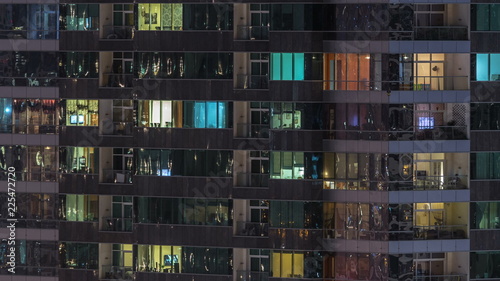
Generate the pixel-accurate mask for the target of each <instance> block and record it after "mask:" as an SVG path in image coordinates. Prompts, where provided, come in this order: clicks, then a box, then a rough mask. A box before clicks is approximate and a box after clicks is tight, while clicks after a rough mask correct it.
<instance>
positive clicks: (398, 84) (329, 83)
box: [323, 76, 469, 91]
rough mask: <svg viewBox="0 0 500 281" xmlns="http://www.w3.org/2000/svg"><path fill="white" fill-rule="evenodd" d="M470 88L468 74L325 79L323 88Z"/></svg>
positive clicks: (354, 89)
mask: <svg viewBox="0 0 500 281" xmlns="http://www.w3.org/2000/svg"><path fill="white" fill-rule="evenodd" d="M383 89H384V90H391V91H445V90H456V91H458V90H469V77H468V76H412V77H408V78H405V79H402V80H395V81H374V80H370V81H368V80H323V90H337V91H381V90H383Z"/></svg>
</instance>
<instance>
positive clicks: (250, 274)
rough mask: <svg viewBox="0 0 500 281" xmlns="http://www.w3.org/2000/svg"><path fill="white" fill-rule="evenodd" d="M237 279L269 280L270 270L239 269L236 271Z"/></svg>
mask: <svg viewBox="0 0 500 281" xmlns="http://www.w3.org/2000/svg"><path fill="white" fill-rule="evenodd" d="M236 280H237V281H268V280H269V273H268V272H258V271H249V270H237V271H236Z"/></svg>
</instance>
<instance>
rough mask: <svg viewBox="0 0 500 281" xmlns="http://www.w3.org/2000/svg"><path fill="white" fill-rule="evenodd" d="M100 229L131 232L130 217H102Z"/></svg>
mask: <svg viewBox="0 0 500 281" xmlns="http://www.w3.org/2000/svg"><path fill="white" fill-rule="evenodd" d="M101 229H102V231H119V232H131V231H132V218H111V217H103V218H102V227H101Z"/></svg>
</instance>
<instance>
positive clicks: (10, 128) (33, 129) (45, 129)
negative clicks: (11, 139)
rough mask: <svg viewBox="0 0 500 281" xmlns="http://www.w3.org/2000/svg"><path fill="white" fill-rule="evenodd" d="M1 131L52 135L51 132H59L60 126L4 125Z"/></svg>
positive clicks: (0, 128)
mask: <svg viewBox="0 0 500 281" xmlns="http://www.w3.org/2000/svg"><path fill="white" fill-rule="evenodd" d="M0 133H13V134H36V135H38V134H41V135H50V134H58V133H59V126H58V125H39V124H37V125H33V124H31V125H19V124H14V125H2V126H1V127H0Z"/></svg>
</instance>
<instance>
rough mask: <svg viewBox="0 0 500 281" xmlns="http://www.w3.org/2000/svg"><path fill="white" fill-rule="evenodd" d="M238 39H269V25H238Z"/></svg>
mask: <svg viewBox="0 0 500 281" xmlns="http://www.w3.org/2000/svg"><path fill="white" fill-rule="evenodd" d="M237 34H238V35H237V38H238V40H269V26H249V25H238V31H237Z"/></svg>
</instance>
